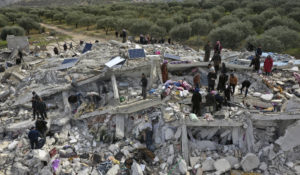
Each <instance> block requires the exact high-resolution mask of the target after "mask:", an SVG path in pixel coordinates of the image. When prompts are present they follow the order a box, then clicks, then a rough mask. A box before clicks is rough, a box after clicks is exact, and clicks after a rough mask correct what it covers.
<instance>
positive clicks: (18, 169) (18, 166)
mask: <svg viewBox="0 0 300 175" xmlns="http://www.w3.org/2000/svg"><path fill="white" fill-rule="evenodd" d="M13 172H14V174H18V175H27V174H29V172H30V170H29V168H28V167H26V166H24V165H22V163H20V162H16V163H14V165H13Z"/></svg>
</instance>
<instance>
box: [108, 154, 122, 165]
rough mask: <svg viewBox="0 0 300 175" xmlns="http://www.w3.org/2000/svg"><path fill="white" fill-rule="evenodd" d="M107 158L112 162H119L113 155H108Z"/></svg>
mask: <svg viewBox="0 0 300 175" xmlns="http://www.w3.org/2000/svg"><path fill="white" fill-rule="evenodd" d="M108 159H109V160H110V161H112V162H113V164H120V161H118V160H117V159H115V158H114V157H113V156H109V157H108Z"/></svg>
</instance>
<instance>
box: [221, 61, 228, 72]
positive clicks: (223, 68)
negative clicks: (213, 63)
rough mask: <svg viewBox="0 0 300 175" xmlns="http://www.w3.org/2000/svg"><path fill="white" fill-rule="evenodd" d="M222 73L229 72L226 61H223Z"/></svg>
mask: <svg viewBox="0 0 300 175" xmlns="http://www.w3.org/2000/svg"><path fill="white" fill-rule="evenodd" d="M221 73H224V74H226V73H227V67H226V64H225V63H222V68H221Z"/></svg>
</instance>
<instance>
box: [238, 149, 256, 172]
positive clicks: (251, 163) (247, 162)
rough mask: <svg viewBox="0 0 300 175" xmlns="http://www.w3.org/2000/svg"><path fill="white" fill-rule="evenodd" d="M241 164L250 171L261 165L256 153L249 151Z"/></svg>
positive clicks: (245, 169)
mask: <svg viewBox="0 0 300 175" xmlns="http://www.w3.org/2000/svg"><path fill="white" fill-rule="evenodd" d="M241 165H242V168H243V170H244V171H246V172H249V171H251V170H253V169H255V168H257V167H258V166H259V159H258V157H257V156H256V155H255V154H253V153H248V154H246V156H245V157H243V159H242V161H241Z"/></svg>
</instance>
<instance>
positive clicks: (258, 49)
mask: <svg viewBox="0 0 300 175" xmlns="http://www.w3.org/2000/svg"><path fill="white" fill-rule="evenodd" d="M261 55H262V50H261V46H259V47H258V48H257V49H256V51H255V56H257V57H258V58H260V57H261Z"/></svg>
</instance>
